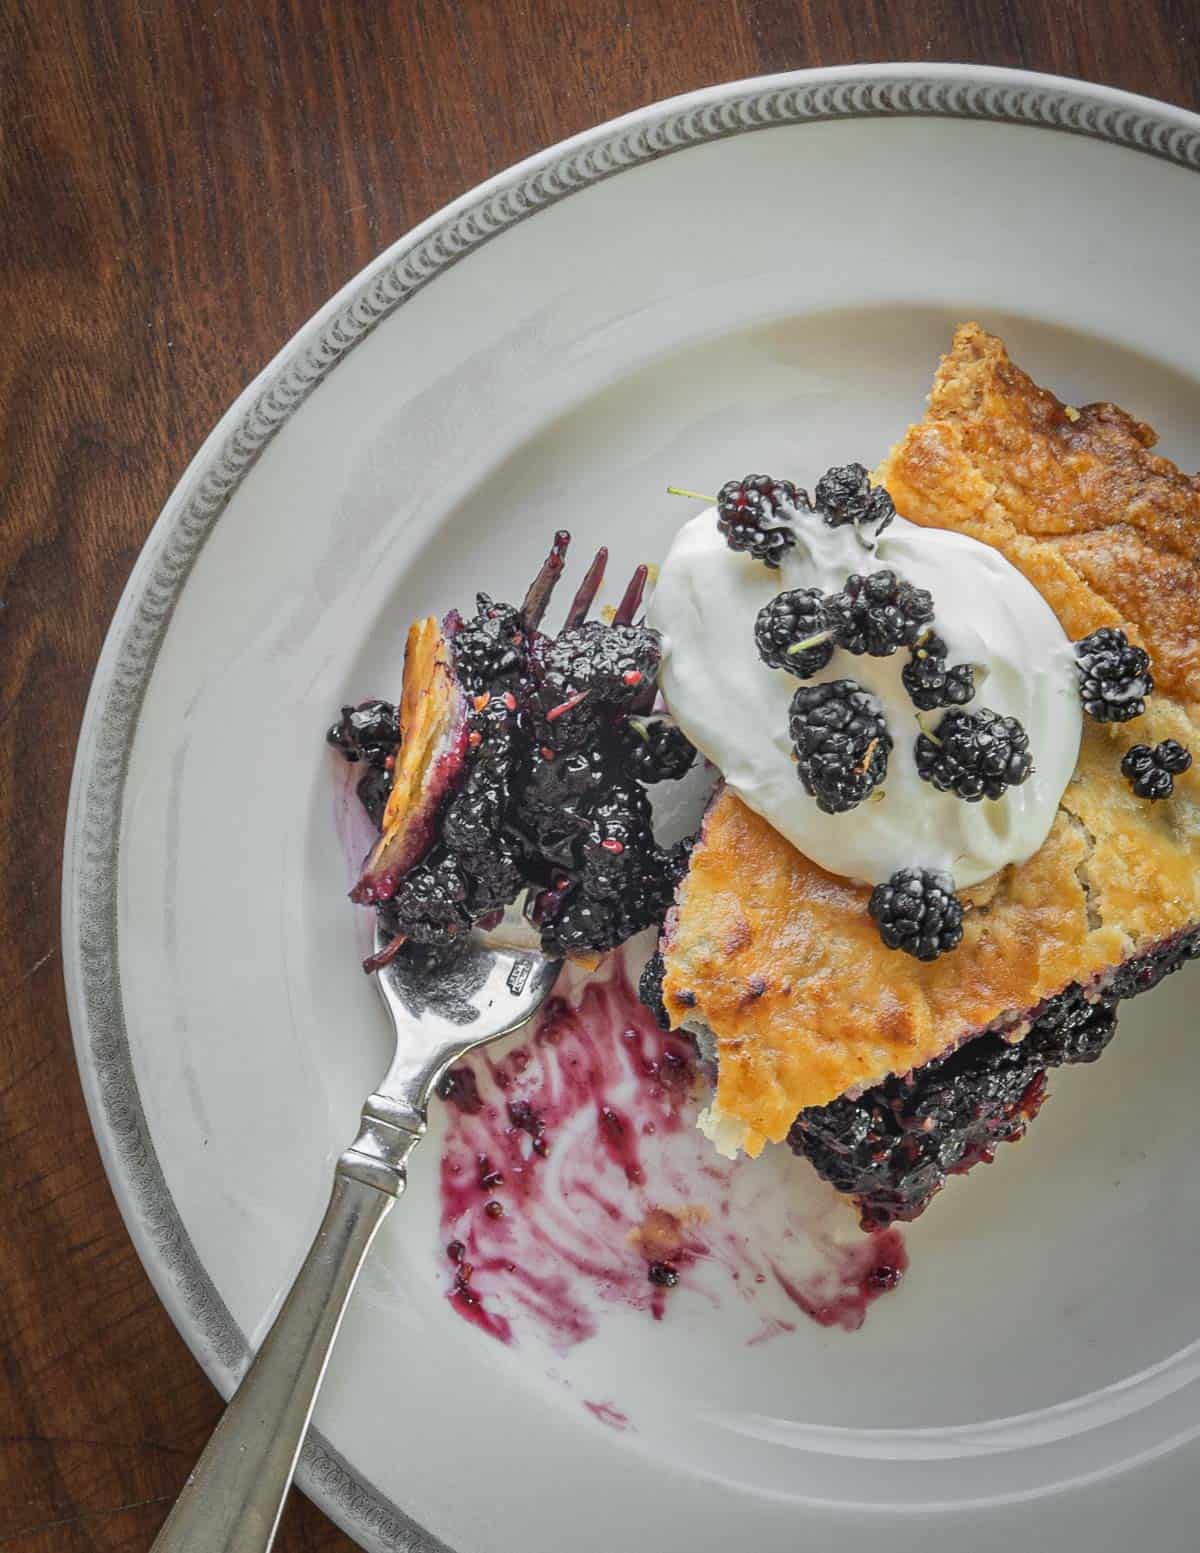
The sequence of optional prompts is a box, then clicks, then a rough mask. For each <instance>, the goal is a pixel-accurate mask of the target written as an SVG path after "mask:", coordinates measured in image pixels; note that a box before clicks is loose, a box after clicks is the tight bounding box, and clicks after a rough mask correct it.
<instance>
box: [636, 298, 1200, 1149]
mask: <svg viewBox="0 0 1200 1553" xmlns="http://www.w3.org/2000/svg"><path fill="white" fill-rule="evenodd" d="M1154 441H1155V436H1154V433H1153V432H1152V431H1151V430H1150V428H1149V427H1147V426H1145V425H1143V424H1142V423H1141V422H1139V421H1136V420H1135V419H1133V417H1132V416H1130V415H1127V414H1126V413H1125V412H1124V411H1123V410H1120V409H1118V408H1116V406H1114V405H1111V404H1093V405H1086V406H1083V407H1081V408H1080V409H1078V410H1076V409H1073V408H1070V407H1068V406H1066V405H1063V404H1062V403H1061V402H1060V401H1059V400H1058V399H1056V398H1055V397H1054V395H1053V394H1051V393H1049V392H1048V391H1047V390H1045V389H1043V388H1039V387H1038V386H1037V385H1036V384H1035V383H1033V382H1032V380H1031V379H1030V378H1029V377H1028V376H1027V375H1026V374H1025V373H1024V372H1022V371H1021V370H1020V368H1019V367H1017V366H1015V365H1014V363H1013V362H1012V361H1011V359H1010V358H1009V355H1008V352H1007V350H1006V349H1005V347H1004V345H1003V343H1002V342H1001V341H1000V340H998V339H996V338H995V337H994V336H991V335H988V334H986V333H984V331H983V330H982V329H980V328H979V326H978V325H976V324H964V325H963V326H962V327H961V328H960V329H959V330H958V331H957V333H956V334H955V338H954V344H953V348H952V349H951V351H950V353H949V354H948V355H947V356H946V357H945V358H944V359H943V361H942V364H941V367H940V368H939V371H938V373H937V377H936V379H935V381H934V386H933V392H932V393H931V395H930V398H929V407H928V412H927V414H926V416H925V418H924V419H923V420H922V421H920V422H918V423H917V424H916V425H914V426H912V427H911V428H910V429H909V431H908V432H907V434H906V435H905V436H904V437H903V438H902V440H901V441H900V442H899V443H898V444H897V446H896V447H895V448H893V450H892V452H891V453H890V454H889V456H888V457H887V458H886V459H885V460H884V462H883V463H882V465H881V466H880V467H879V469H878V470H877V471H876V474H875V479H876V480H878V481H879V482H880V483H881V484H883V485H885V486H886V487H887V488H888V490H889V491H890V492H891V495H892V497H893V499H894V500H895V503H896V506H897V508H898V510H899V511H900V512H902V513H903V514H904V516H905V517H906V518H909V519H910V520H911V521H912V522H914V523H918V524H922V525H923V526H926V527H931V528H950V529H957V530H958V531H959V532H961V533H964V534H969V535H971V536H972V537H973V538H975V539H978V540H981V541H983V542H984V543H986V544H990V545H992V546H994V547H995V548H996V549H997V550H1000V551H1001V552H1002V553H1003V554H1004V555H1005V556H1006V557H1007V558H1008V559H1009V560H1010V561H1011V562H1012V563H1013V565H1014V566H1016V567H1017V568H1018V569H1019V570H1020V571H1022V572H1023V573H1024V574H1025V576H1026V577H1028V578H1029V580H1030V581H1031V582H1032V583H1033V584H1034V586H1035V587H1036V588H1037V589H1038V590H1039V592H1041V594H1042V595H1043V597H1044V598H1045V599H1046V601H1047V602H1048V603H1049V605H1050V607H1051V608H1052V609H1053V610H1054V611H1055V613H1056V615H1057V616H1058V618H1059V620H1060V621H1061V623H1062V625H1063V628H1064V630H1065V631H1066V633H1067V635H1068V636H1069V637H1071V638H1072V639H1077V638H1079V637H1081V636H1084V635H1086V634H1087V633H1088V632H1089V631H1093V630H1095V629H1097V628H1098V627H1099V626H1118V627H1120V628H1121V629H1123V630H1124V631H1126V633H1127V634H1128V635H1129V637H1130V639H1131V640H1132V641H1135V642H1139V643H1140V644H1142V645H1143V646H1145V647H1146V648H1147V650H1148V651H1149V652H1150V655H1151V658H1152V661H1153V671H1154V678H1155V693H1154V695H1153V696H1152V697H1151V698H1150V700H1149V701H1148V703H1147V709H1146V713H1145V715H1144V716H1142V717H1140V718H1136V719H1134V720H1133V722H1131V723H1125V724H1109V725H1104V726H1101V725H1098V724H1096V723H1093V722H1091V721H1090V720H1089V719H1087V718H1085V719H1084V724H1085V726H1084V734H1083V742H1082V745H1081V749H1080V757H1079V763H1078V766H1077V768H1076V771H1075V773H1074V776H1073V777H1072V780H1071V782H1070V784H1069V785H1068V787H1067V790H1066V792H1065V793H1064V795H1063V799H1062V803H1061V805H1060V808H1059V813H1058V815H1057V818H1056V820H1055V823H1054V826H1053V828H1052V829H1051V832H1050V835H1049V837H1048V838H1047V840H1046V842H1045V843H1044V845H1043V846H1042V847H1041V849H1040V850H1039V851H1038V852H1037V853H1036V854H1035V855H1034V856H1033V857H1032V858H1030V859H1029V860H1028V861H1026V862H1025V863H1022V864H1019V865H1017V866H1014V867H1010V868H1007V869H1004V870H1003V871H1002V872H1001V873H999V874H997V875H995V876H993V878H991V879H989V880H986V881H985V882H984V883H983V884H980V885H978V886H976V887H975V888H973V889H970V890H967V891H964V892H962V893H963V897H964V900H965V901H966V902H967V903H968V904H969V909H968V911H967V914H966V920H965V923H964V937H963V942H962V944H961V945H960V946H959V948H958V949H956V950H955V951H954V952H953V953H951V954H947V955H943V956H942V957H941V958H940V959H938V960H936V961H934V962H933V963H932V964H922V963H921V962H919V961H917V960H914V959H912V958H911V957H909V956H907V955H902V954H900V953H897V952H896V951H893V950H889V949H887V948H885V947H884V945H883V944H882V942H881V941H880V939H879V937H878V934H877V931H876V928H875V924H874V923H873V922H872V921H871V919H870V918H869V917H868V915H867V910H866V907H867V899H868V897H869V894H870V892H869V890H868V889H867V888H866V887H865V886H859V885H856V884H854V883H852V882H850V881H849V880H846V879H841V878H837V877H835V876H833V875H831V874H828V873H825V872H824V871H823V870H822V869H820V868H818V867H817V866H816V864H814V863H812V862H811V861H809V859H807V858H806V857H804V856H803V855H802V854H801V853H799V852H798V851H796V849H795V848H794V847H793V846H792V845H791V844H790V843H789V842H787V841H785V840H784V839H783V837H782V836H780V835H779V833H778V832H777V831H775V830H774V829H773V828H772V826H771V825H770V824H769V823H768V822H767V821H766V820H764V819H762V818H761V817H760V816H758V815H757V814H754V813H753V812H752V811H750V810H749V809H748V808H747V807H746V806H745V805H744V804H743V803H742V802H741V801H740V800H739V799H738V798H737V797H735V796H734V795H733V794H732V793H729V792H722V793H720V794H719V795H718V796H717V797H716V799H715V800H714V802H713V804H712V805H711V806H710V809H709V812H708V814H707V816H706V818H705V822H704V826H703V829H702V832H701V836H700V839H699V841H698V843H697V845H696V848H695V851H694V853H693V856H692V862H691V868H690V871H689V873H688V876H687V878H686V879H685V880H684V882H683V884H682V886H681V888H680V891H679V895H678V899H677V904H676V906H675V908H674V910H673V912H672V914H671V916H670V917H669V918H668V922H667V927H666V931H665V934H664V939H663V953H664V959H665V963H666V973H665V977H664V983H663V994H664V1002H665V1004H666V1007H667V1010H668V1013H669V1014H670V1016H671V1019H672V1021H673V1022H674V1023H675V1024H681V1023H683V1022H684V1021H685V1020H688V1019H701V1020H703V1021H704V1022H705V1023H706V1024H707V1025H708V1026H709V1028H710V1029H711V1030H712V1031H713V1033H714V1035H715V1037H716V1041H717V1047H718V1053H719V1058H720V1063H719V1078H718V1088H717V1097H716V1098H717V1104H718V1106H719V1107H720V1109H721V1111H722V1112H724V1113H725V1114H726V1115H728V1116H730V1117H732V1118H735V1119H736V1120H738V1121H740V1122H742V1123H743V1124H744V1125H745V1126H746V1128H747V1136H746V1146H747V1148H748V1150H749V1151H750V1152H751V1153H757V1152H758V1150H759V1149H760V1148H761V1147H762V1144H763V1143H764V1142H765V1141H778V1140H780V1139H782V1138H783V1137H784V1136H785V1135H786V1133H787V1130H788V1128H789V1126H790V1125H791V1123H792V1121H793V1120H794V1118H795V1116H796V1114H797V1113H798V1112H799V1111H801V1110H803V1109H804V1108H805V1107H806V1106H812V1105H823V1104H825V1103H827V1102H828V1101H830V1100H833V1099H834V1098H836V1097H837V1096H838V1095H840V1094H843V1093H845V1092H846V1091H847V1090H858V1089H862V1088H866V1087H868V1086H869V1085H871V1084H875V1083H878V1082H879V1081H880V1080H882V1079H883V1078H885V1077H886V1076H887V1075H888V1074H889V1073H903V1072H907V1071H908V1070H909V1069H911V1068H915V1067H919V1066H921V1065H922V1064H923V1063H925V1062H928V1061H930V1060H931V1059H932V1058H934V1057H936V1056H938V1055H940V1054H941V1053H942V1052H944V1051H946V1050H948V1049H950V1048H951V1047H953V1046H954V1045H956V1044H957V1043H958V1042H960V1041H961V1040H963V1039H964V1038H966V1037H967V1036H969V1035H972V1034H974V1033H975V1032H977V1031H978V1030H980V1029H982V1028H984V1027H986V1026H998V1027H1001V1028H1006V1029H1011V1030H1012V1032H1013V1034H1014V1037H1015V1036H1019V1034H1020V1033H1021V1031H1022V1025H1021V1017H1022V1015H1024V1014H1027V1013H1028V1012H1029V1011H1030V1010H1032V1009H1033V1008H1034V1007H1035V1006H1036V1005H1037V1004H1038V1003H1040V1002H1041V1001H1042V1000H1043V999H1044V998H1046V997H1051V996H1053V995H1054V994H1055V993H1057V992H1060V991H1061V990H1062V989H1063V988H1064V987H1065V986H1067V985H1068V984H1069V983H1071V982H1073V981H1087V980H1088V979H1089V978H1090V977H1092V976H1094V975H1096V974H1098V973H1100V972H1102V971H1104V970H1105V969H1106V968H1108V967H1111V966H1113V965H1116V964H1118V963H1119V962H1120V961H1122V960H1124V959H1125V958H1127V957H1128V956H1129V955H1131V954H1134V953H1137V952H1140V951H1141V950H1143V949H1145V948H1148V947H1149V946H1150V945H1152V944H1154V943H1155V942H1157V941H1158V940H1160V939H1162V938H1165V937H1167V936H1169V935H1170V934H1171V933H1173V932H1175V931H1176V930H1178V929H1180V928H1182V927H1183V926H1185V925H1186V924H1188V923H1190V922H1195V921H1196V920H1197V919H1200V764H1198V765H1194V766H1193V767H1192V769H1191V770H1190V771H1189V772H1188V773H1186V775H1185V776H1183V777H1181V778H1177V779H1176V787H1175V796H1174V797H1173V798H1172V799H1170V800H1168V801H1166V802H1163V803H1154V804H1151V803H1147V802H1145V801H1144V800H1142V799H1139V798H1136V797H1135V796H1134V794H1133V792H1132V790H1131V789H1130V787H1129V785H1128V783H1127V782H1126V780H1125V779H1124V777H1122V776H1121V773H1120V769H1119V768H1120V760H1121V756H1122V754H1123V753H1124V751H1125V750H1126V749H1128V748H1129V747H1130V746H1131V745H1133V744H1139V743H1147V744H1154V743H1157V742H1158V741H1159V740H1160V739H1165V738H1176V739H1179V740H1180V741H1181V742H1183V743H1185V744H1189V745H1191V746H1192V747H1193V748H1194V749H1196V750H1197V753H1200V735H1198V734H1197V725H1198V724H1200V478H1198V477H1194V476H1190V475H1185V474H1183V473H1182V472H1181V471H1180V470H1178V469H1177V468H1176V467H1175V466H1174V465H1173V464H1172V463H1170V462H1169V461H1168V460H1167V459H1164V458H1161V457H1158V456H1157V455H1155V454H1154V453H1153V452H1152V451H1151V449H1152V448H1153V445H1154Z"/></svg>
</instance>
